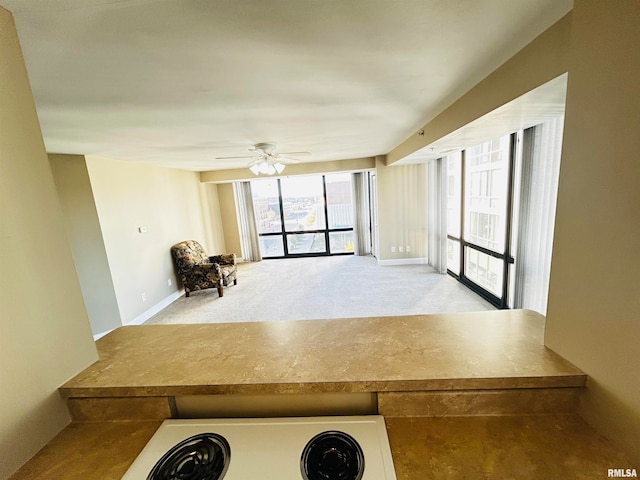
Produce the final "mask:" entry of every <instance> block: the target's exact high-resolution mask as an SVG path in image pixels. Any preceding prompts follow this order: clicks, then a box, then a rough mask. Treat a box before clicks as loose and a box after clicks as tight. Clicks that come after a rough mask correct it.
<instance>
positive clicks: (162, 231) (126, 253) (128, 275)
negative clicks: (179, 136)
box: [86, 156, 220, 324]
mask: <svg viewBox="0 0 640 480" xmlns="http://www.w3.org/2000/svg"><path fill="white" fill-rule="evenodd" d="M86 159H87V168H88V171H89V177H90V179H91V186H92V188H93V194H94V198H95V203H96V209H97V211H98V217H99V220H100V226H101V228H102V233H103V238H104V244H105V248H106V251H107V257H108V259H109V266H110V269H111V276H112V278H113V283H114V287H115V293H116V298H117V299H118V307H119V311H120V317H121V319H122V323H123V324H127V323H131V322H132V321H134V320H136V319H137V318H138V317H139V316H141V315H143V314H144V313H145V312H146V311H148V310H149V309H151V308H152V307H154V306H155V305H157V304H159V303H161V302H163V301H165V300H166V299H167V298H168V297H170V296H171V295H173V294H175V293H176V292H177V291H178V290H179V289H180V285H179V284H178V282H177V281H176V276H175V271H174V266H173V261H172V258H171V253H170V248H171V245H173V244H175V243H177V242H180V241H182V240H187V239H195V240H198V241H200V242H201V243H202V245H203V247H204V248H205V249H207V250H210V246H209V245H208V244H207V238H210V237H208V235H207V233H206V227H205V222H204V211H203V204H202V199H201V196H200V182H199V175H198V174H197V173H195V172H188V171H185V170H175V169H169V168H161V167H154V166H150V165H145V164H138V163H133V162H124V161H119V160H112V159H105V158H99V157H93V156H87V157H86ZM140 227H144V228H146V229H147V231H146V233H140V232H139V230H138V229H139V228H140ZM217 228H218V230H220V227H219V226H218V227H217ZM168 280H171V282H172V285H171V286H169V285H168V282H167V281H168ZM143 293H144V294H145V295H146V300H145V301H143V299H142V294H143Z"/></svg>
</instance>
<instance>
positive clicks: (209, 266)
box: [191, 263, 222, 278]
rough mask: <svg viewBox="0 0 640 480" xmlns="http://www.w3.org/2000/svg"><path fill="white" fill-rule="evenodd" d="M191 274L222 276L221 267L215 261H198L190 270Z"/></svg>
mask: <svg viewBox="0 0 640 480" xmlns="http://www.w3.org/2000/svg"><path fill="white" fill-rule="evenodd" d="M191 272H192V274H193V275H202V276H206V277H209V278H211V275H213V276H214V277H217V278H222V269H221V268H220V265H218V264H217V263H199V264H197V265H195V266H194V267H193V269H192V270H191Z"/></svg>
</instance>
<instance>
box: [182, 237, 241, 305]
mask: <svg viewBox="0 0 640 480" xmlns="http://www.w3.org/2000/svg"><path fill="white" fill-rule="evenodd" d="M171 253H172V255H173V259H174V261H175V265H176V269H177V271H178V275H179V276H180V278H181V280H182V284H183V286H184V290H185V295H186V296H187V297H188V296H189V293H190V292H192V291H195V290H203V289H206V288H217V289H218V294H219V295H220V296H221V297H222V296H223V290H222V286H223V285H225V286H228V285H230V284H231V282H233V283H234V284H237V283H238V280H237V266H236V256H235V253H229V254H222V255H214V256H211V257H210V256H208V255H207V254H206V252H205V251H204V248H202V245H200V244H199V243H198V242H196V241H195V240H186V241H184V242H180V243H177V244H175V245H174V246H172V247H171Z"/></svg>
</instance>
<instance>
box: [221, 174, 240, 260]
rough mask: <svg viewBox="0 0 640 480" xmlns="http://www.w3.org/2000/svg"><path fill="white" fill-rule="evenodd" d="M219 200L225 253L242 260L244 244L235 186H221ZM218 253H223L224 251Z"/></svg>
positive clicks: (226, 184)
mask: <svg viewBox="0 0 640 480" xmlns="http://www.w3.org/2000/svg"><path fill="white" fill-rule="evenodd" d="M218 198H219V200H220V217H221V221H222V230H223V233H224V243H225V247H224V248H225V250H223V251H224V252H225V253H235V254H236V256H237V257H238V258H240V257H242V244H241V242H240V230H239V229H238V214H237V213H236V199H235V196H234V194H233V184H232V183H221V184H219V185H218ZM218 253H222V251H221V252H218Z"/></svg>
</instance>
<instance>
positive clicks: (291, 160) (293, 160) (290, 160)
mask: <svg viewBox="0 0 640 480" xmlns="http://www.w3.org/2000/svg"><path fill="white" fill-rule="evenodd" d="M281 160H283V162H282V163H300V162H301V161H302V160H300V159H299V158H293V157H285V156H283V155H280V156H279V157H278V161H281Z"/></svg>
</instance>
